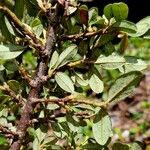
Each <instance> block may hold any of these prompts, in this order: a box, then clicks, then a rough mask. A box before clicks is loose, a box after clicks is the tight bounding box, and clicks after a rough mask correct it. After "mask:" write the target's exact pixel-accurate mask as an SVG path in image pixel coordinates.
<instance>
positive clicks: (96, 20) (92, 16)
mask: <svg viewBox="0 0 150 150" xmlns="http://www.w3.org/2000/svg"><path fill="white" fill-rule="evenodd" d="M88 15H89V21H88V22H89V25H90V26H92V25H96V24H103V23H104V19H103V18H102V17H100V16H98V8H96V7H92V8H91V9H90V10H89V11H88Z"/></svg>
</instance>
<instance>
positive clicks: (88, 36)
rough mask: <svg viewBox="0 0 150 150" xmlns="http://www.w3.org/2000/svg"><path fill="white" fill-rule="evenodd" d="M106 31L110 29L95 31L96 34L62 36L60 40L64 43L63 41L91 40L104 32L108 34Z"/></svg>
mask: <svg viewBox="0 0 150 150" xmlns="http://www.w3.org/2000/svg"><path fill="white" fill-rule="evenodd" d="M106 29H108V27H106V28H103V29H99V30H98V31H95V32H87V33H79V34H73V35H62V36H60V38H59V40H60V41H63V40H79V39H83V38H90V37H92V36H94V35H100V34H103V33H104V31H105V32H106Z"/></svg>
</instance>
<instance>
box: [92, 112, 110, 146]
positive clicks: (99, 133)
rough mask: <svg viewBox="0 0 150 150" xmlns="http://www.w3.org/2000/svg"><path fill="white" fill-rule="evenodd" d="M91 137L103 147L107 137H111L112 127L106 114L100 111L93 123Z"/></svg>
mask: <svg viewBox="0 0 150 150" xmlns="http://www.w3.org/2000/svg"><path fill="white" fill-rule="evenodd" d="M92 131H93V136H94V138H95V140H96V142H97V143H98V144H100V145H105V144H106V142H107V141H108V139H109V137H111V136H112V125H111V121H110V118H109V116H108V114H107V112H106V111H105V110H103V109H101V110H100V111H99V112H98V113H97V114H96V116H95V118H94V121H93V128H92Z"/></svg>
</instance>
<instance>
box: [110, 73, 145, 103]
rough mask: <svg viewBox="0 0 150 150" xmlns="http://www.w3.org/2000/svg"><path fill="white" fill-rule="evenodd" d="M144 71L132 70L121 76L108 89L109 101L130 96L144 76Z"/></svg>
mask: <svg viewBox="0 0 150 150" xmlns="http://www.w3.org/2000/svg"><path fill="white" fill-rule="evenodd" d="M142 76H143V75H142V73H141V72H139V71H132V72H129V73H126V74H124V75H122V76H120V77H119V78H118V79H117V80H116V81H115V83H114V84H113V85H112V87H111V88H110V89H109V91H108V101H109V102H111V101H115V102H116V101H119V100H122V99H124V98H125V97H127V96H129V95H130V94H131V93H132V92H133V90H134V89H135V87H136V86H137V84H138V83H139V81H140V80H141V78H142Z"/></svg>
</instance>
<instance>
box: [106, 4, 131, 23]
mask: <svg viewBox="0 0 150 150" xmlns="http://www.w3.org/2000/svg"><path fill="white" fill-rule="evenodd" d="M128 12H129V10H128V6H127V5H126V4H125V3H123V2H120V3H113V4H108V5H106V6H105V7H104V15H105V16H106V18H107V19H109V20H110V19H111V18H112V17H114V18H115V20H116V21H121V20H124V19H127V17H128Z"/></svg>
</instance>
